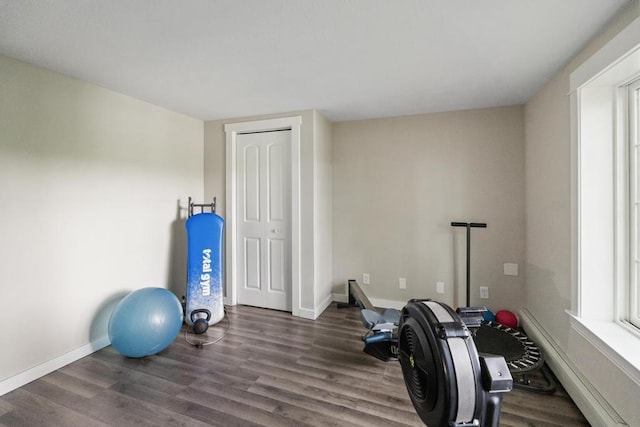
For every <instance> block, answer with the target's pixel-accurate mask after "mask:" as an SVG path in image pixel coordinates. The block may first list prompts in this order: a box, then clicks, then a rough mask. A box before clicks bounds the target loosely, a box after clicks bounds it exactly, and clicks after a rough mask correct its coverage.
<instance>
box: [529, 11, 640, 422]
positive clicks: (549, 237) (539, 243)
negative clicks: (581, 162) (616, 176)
mask: <svg viewBox="0 0 640 427" xmlns="http://www.w3.org/2000/svg"><path fill="white" fill-rule="evenodd" d="M638 9H639V7H638V2H637V1H634V2H632V3H630V5H629V7H628V8H627V9H626V10H625V11H624V12H623V13H622V14H620V15H619V16H618V17H617V18H616V19H614V21H612V22H611V23H610V24H609V25H608V26H607V27H606V28H605V29H604V31H603V32H602V33H601V34H600V35H599V36H597V37H596V38H595V39H594V40H592V41H591V42H590V43H589V45H588V46H587V47H586V48H585V49H584V50H583V51H582V52H580V54H579V55H578V56H577V57H576V58H574V59H573V60H572V61H571V62H570V63H569V64H568V65H567V66H566V67H565V68H564V69H563V70H562V71H560V72H559V73H558V74H557V75H556V76H555V77H553V79H552V80H551V81H549V82H548V83H547V84H546V85H545V86H544V87H543V88H542V89H541V90H540V91H539V92H538V93H537V94H536V96H535V97H534V98H533V99H532V100H531V101H529V102H528V103H527V105H526V108H525V134H526V150H525V153H526V154H525V158H526V166H527V167H526V205H527V235H526V242H527V248H526V252H527V277H526V279H527V280H526V289H527V309H528V311H529V312H530V313H531V315H532V316H533V317H534V319H535V321H536V322H538V323H539V324H540V326H541V329H542V331H541V332H542V334H543V335H546V336H547V337H548V338H549V340H550V343H551V345H552V346H553V347H555V348H556V349H557V350H558V351H559V353H560V355H561V356H562V357H563V358H564V359H565V360H566V361H568V362H569V363H572V362H576V361H579V360H586V359H588V360H592V361H595V360H598V363H597V364H596V365H595V366H593V367H595V368H596V369H595V370H591V369H587V370H584V371H582V372H578V375H579V376H584V378H585V379H586V382H587V384H588V383H590V382H591V383H592V384H591V386H592V387H594V386H595V387H596V388H597V389H598V391H599V392H600V393H602V395H603V396H604V398H605V399H606V400H607V401H608V403H609V404H610V405H612V407H613V408H614V410H615V411H617V412H618V413H619V414H620V415H621V416H622V417H623V418H624V419H625V420H626V421H627V422H628V423H629V425H638V422H640V415H639V414H638V409H637V399H631V400H630V399H619V398H618V397H617V396H618V395H620V393H622V394H623V395H626V396H636V397H637V396H638V395H639V394H640V387H638V385H637V384H634V383H633V382H632V381H630V380H629V378H628V377H627V376H626V375H624V373H623V372H622V371H621V370H619V369H618V368H616V366H614V364H613V363H612V362H611V361H610V360H607V359H606V358H604V357H602V355H601V354H600V353H599V352H598V351H597V350H596V348H595V347H594V345H593V344H591V343H589V342H587V341H585V340H584V339H583V338H581V337H579V336H577V335H576V333H575V332H573V331H571V327H570V323H569V316H568V315H567V314H566V313H565V309H568V308H570V307H571V223H572V218H571V113H570V104H569V95H568V93H569V75H570V73H571V72H572V71H573V70H575V69H576V68H577V67H578V66H579V65H580V64H581V63H582V62H584V61H585V60H586V59H587V58H588V57H589V56H590V55H591V54H593V53H594V52H595V51H596V50H597V49H598V48H600V47H601V46H603V45H604V44H605V43H606V42H607V41H608V40H610V39H611V38H612V37H613V36H614V35H615V34H617V33H618V32H619V31H620V30H621V29H623V28H624V27H625V26H626V25H628V24H629V23H630V22H631V21H632V20H633V19H635V18H636V17H637V16H638V15H639V10H638ZM574 368H575V366H574ZM596 371H597V372H596ZM603 379H605V382H604V383H603V382H602V381H603ZM612 390H617V392H613V391H612ZM582 409H583V411H585V412H590V411H591V409H590V408H587V407H584V406H583V407H582ZM592 422H594V421H592Z"/></svg>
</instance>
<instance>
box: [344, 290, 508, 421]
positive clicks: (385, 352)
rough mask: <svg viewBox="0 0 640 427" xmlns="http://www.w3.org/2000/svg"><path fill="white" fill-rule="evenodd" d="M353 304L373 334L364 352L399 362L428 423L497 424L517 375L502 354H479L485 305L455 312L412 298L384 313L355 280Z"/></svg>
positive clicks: (365, 338)
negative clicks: (475, 338) (476, 338)
mask: <svg viewBox="0 0 640 427" xmlns="http://www.w3.org/2000/svg"><path fill="white" fill-rule="evenodd" d="M348 291H349V303H347V304H338V307H339V308H342V307H359V308H360V309H361V310H360V317H361V320H362V323H363V324H364V325H365V327H367V333H366V334H365V335H364V336H363V337H362V339H363V341H364V343H365V347H364V350H363V351H364V352H366V353H368V354H370V355H372V356H374V357H376V358H378V359H380V360H382V361H384V362H387V361H389V360H399V361H400V365H401V367H402V374H403V379H404V382H405V385H406V388H407V392H408V393H409V397H410V399H411V402H412V404H413V406H414V408H415V410H416V412H417V413H418V415H419V416H420V418H421V419H422V421H423V422H424V423H425V424H427V425H434V426H492V427H493V426H497V425H498V422H499V419H500V407H501V405H502V396H503V394H504V393H505V392H508V391H510V390H511V388H512V386H513V379H512V377H511V374H510V372H509V368H508V367H507V365H506V362H505V360H504V358H503V357H501V356H491V355H479V354H478V352H477V350H476V347H475V343H474V341H473V338H472V331H473V330H475V329H477V328H479V327H480V325H481V323H482V316H483V314H484V311H485V309H484V308H483V307H468V308H461V309H458V311H457V312H454V311H453V310H452V309H451V308H450V307H449V306H447V305H445V304H442V303H438V302H435V301H431V300H410V301H409V302H408V303H407V305H406V306H405V307H404V308H403V309H402V312H399V311H397V310H391V309H386V310H384V311H382V312H378V311H376V310H375V309H374V308H373V305H372V304H371V302H370V301H369V299H368V298H367V296H366V295H365V294H364V292H363V291H362V289H361V288H360V286H359V285H358V283H357V282H356V281H355V280H349V282H348Z"/></svg>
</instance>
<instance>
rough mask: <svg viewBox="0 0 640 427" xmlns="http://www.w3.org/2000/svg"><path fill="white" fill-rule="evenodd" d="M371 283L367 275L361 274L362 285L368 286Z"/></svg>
mask: <svg viewBox="0 0 640 427" xmlns="http://www.w3.org/2000/svg"><path fill="white" fill-rule="evenodd" d="M370 283H371V281H370V280H369V273H362V284H363V285H368V284H370Z"/></svg>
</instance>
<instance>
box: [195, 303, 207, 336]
mask: <svg viewBox="0 0 640 427" xmlns="http://www.w3.org/2000/svg"><path fill="white" fill-rule="evenodd" d="M201 313H202V314H204V315H206V317H200V316H199V317H198V318H197V319H196V318H195V315H197V314H201ZM209 320H211V312H210V311H209V310H207V309H206V308H199V309H197V310H193V311H192V312H191V323H193V332H194V333H196V334H204V333H205V332H206V331H207V329H209Z"/></svg>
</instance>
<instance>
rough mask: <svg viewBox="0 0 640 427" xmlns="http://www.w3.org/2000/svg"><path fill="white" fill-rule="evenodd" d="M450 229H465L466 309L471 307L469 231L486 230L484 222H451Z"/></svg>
mask: <svg viewBox="0 0 640 427" xmlns="http://www.w3.org/2000/svg"><path fill="white" fill-rule="evenodd" d="M451 226H452V227H466V229H467V307H469V306H470V305H471V229H472V228H487V224H486V223H484V222H452V223H451Z"/></svg>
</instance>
